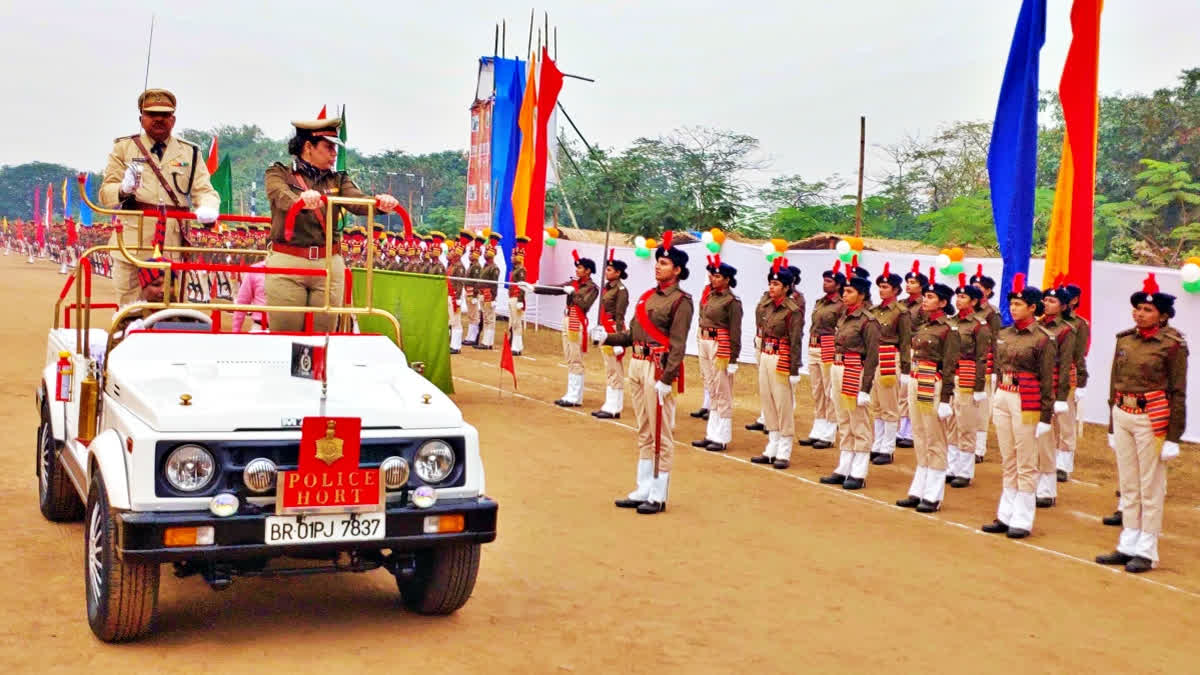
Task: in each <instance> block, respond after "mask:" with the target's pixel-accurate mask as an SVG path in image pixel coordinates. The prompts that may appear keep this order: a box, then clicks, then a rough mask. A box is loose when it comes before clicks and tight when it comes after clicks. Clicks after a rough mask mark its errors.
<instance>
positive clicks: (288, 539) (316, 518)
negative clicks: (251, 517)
mask: <svg viewBox="0 0 1200 675" xmlns="http://www.w3.org/2000/svg"><path fill="white" fill-rule="evenodd" d="M386 529H387V525H386V521H385V514H383V513H359V514H353V513H328V514H321V515H309V516H267V524H266V531H265V533H264V534H263V541H264V542H265V543H267V544H323V543H327V542H334V541H370V540H372V539H383V537H384V535H385V534H386V532H385V530H386Z"/></svg>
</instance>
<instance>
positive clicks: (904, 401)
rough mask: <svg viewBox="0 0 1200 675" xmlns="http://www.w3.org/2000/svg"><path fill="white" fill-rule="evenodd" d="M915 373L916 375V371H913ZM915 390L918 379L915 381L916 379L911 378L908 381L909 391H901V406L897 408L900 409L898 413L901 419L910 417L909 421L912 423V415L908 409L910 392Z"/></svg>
mask: <svg viewBox="0 0 1200 675" xmlns="http://www.w3.org/2000/svg"><path fill="white" fill-rule="evenodd" d="M913 372H914V373H915V372H916V371H913ZM896 377H897V378H898V377H900V376H899V375H897V376H896ZM915 388H916V379H915V377H910V378H909V380H908V389H901V390H900V404H899V405H898V406H897V408H899V410H898V411H897V412H898V414H899V415H900V417H908V418H909V421H912V420H911V418H912V415H911V414H910V413H911V411H910V410H909V408H908V393H909V391H910V390H912V389H915Z"/></svg>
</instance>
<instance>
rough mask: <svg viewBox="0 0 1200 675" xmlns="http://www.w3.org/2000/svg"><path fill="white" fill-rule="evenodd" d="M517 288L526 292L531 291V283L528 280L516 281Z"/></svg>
mask: <svg viewBox="0 0 1200 675" xmlns="http://www.w3.org/2000/svg"><path fill="white" fill-rule="evenodd" d="M517 288H520V289H521V290H523V291H525V292H526V293H532V292H533V284H531V283H529V282H528V281H518V282H517Z"/></svg>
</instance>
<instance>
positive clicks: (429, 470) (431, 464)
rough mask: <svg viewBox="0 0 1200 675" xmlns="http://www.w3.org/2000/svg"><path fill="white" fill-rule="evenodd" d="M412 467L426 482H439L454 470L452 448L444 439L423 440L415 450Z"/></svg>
mask: <svg viewBox="0 0 1200 675" xmlns="http://www.w3.org/2000/svg"><path fill="white" fill-rule="evenodd" d="M413 468H415V469H416V471H417V477H418V478H420V479H421V480H423V481H425V482H426V483H440V482H442V481H444V480H446V477H447V476H449V475H450V472H451V471H453V470H454V450H453V449H452V448H451V447H450V444H449V443H447V442H446V441H442V440H432V441H425V443H424V444H423V445H422V446H421V448H420V449H419V450H417V456H416V459H415V460H414V461H413Z"/></svg>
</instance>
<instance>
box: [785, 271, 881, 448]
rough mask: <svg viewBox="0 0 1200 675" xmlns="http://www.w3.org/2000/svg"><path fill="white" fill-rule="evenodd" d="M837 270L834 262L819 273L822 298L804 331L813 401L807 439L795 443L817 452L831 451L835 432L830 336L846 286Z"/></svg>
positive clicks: (836, 322) (831, 342)
mask: <svg viewBox="0 0 1200 675" xmlns="http://www.w3.org/2000/svg"><path fill="white" fill-rule="evenodd" d="M840 268H841V262H840V261H838V262H835V263H834V264H833V269H832V270H825V271H824V272H822V273H821V292H822V293H824V295H823V296H822V297H820V298H817V301H816V302H814V303H813V311H812V324H811V325H810V326H809V328H808V363H809V366H808V382H809V386H810V387H811V391H812V398H813V425H812V431H809V432H808V438H807V439H801V440H800V441H799V443H800V445H811V446H812V447H813V448H814V449H817V450H821V449H824V448H830V447H833V440H834V437H835V436H836V435H837V431H838V427H837V411H836V409H835V401H834V393H833V390H832V386H831V377H832V373H833V361H834V354H835V353H836V350H835V348H834V345H833V343H834V334H835V333H837V325H838V320H839V319H840V318H841V316H842V309H843V307H844V305H843V304H842V289H843V288H844V287H845V286H846V275H844V274H842V273H841V272H839V271H838V270H839V269H840ZM872 374H873V373H872Z"/></svg>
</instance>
